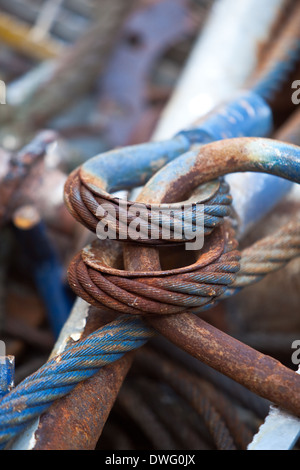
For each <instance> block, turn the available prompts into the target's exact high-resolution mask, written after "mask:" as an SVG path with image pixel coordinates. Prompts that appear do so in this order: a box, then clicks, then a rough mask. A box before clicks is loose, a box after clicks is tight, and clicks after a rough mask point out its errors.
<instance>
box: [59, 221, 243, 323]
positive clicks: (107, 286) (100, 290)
mask: <svg viewBox="0 0 300 470" xmlns="http://www.w3.org/2000/svg"><path fill="white" fill-rule="evenodd" d="M232 232H233V231H232V230H224V228H220V229H217V230H215V231H214V233H213V234H212V235H211V236H210V240H209V241H207V242H206V246H205V249H204V252H203V253H201V254H200V256H199V258H198V260H197V261H196V263H194V264H193V265H191V266H188V267H185V268H177V269H174V270H167V271H161V272H159V273H157V272H156V273H155V272H153V273H151V275H149V273H147V274H146V273H142V272H139V271H136V272H126V271H122V270H117V269H112V270H111V271H112V272H109V271H108V272H107V270H108V269H109V266H107V265H106V266H105V267H106V272H103V271H102V272H101V271H100V270H98V269H95V267H91V266H90V265H89V264H88V263H87V262H86V261H87V258H83V257H82V255H80V254H79V255H78V256H76V257H75V258H74V260H73V262H72V263H71V265H70V267H69V271H68V277H69V283H70V285H71V287H72V288H73V289H74V291H75V292H76V294H77V295H79V296H80V297H82V298H84V299H85V300H86V301H87V302H89V303H91V304H93V305H94V306H96V307H98V308H99V307H106V308H110V309H112V310H115V311H119V312H123V313H127V314H133V315H136V314H142V315H145V314H147V313H148V314H172V313H178V312H182V311H186V310H187V309H188V310H189V311H192V312H198V311H199V310H201V308H202V307H203V306H206V307H207V306H208V305H211V304H213V303H214V301H215V299H216V298H217V297H218V296H220V295H222V294H223V293H224V292H225V291H226V289H227V287H228V286H230V285H231V284H232V283H233V282H234V280H235V278H236V273H237V272H238V270H239V254H238V252H237V250H236V249H235V247H236V245H237V243H236V241H235V240H234V238H233V234H232ZM224 241H225V243H224ZM99 248H100V249H99ZM99 248H98V250H97V252H100V250H101V248H102V247H101V245H100V247H99ZM103 248H104V247H103ZM103 248H102V249H103ZM104 253H105V251H104ZM93 256H94V258H95V252H93ZM98 260H99V259H98ZM98 260H97V262H98V265H101V262H99V261H98ZM106 261H107V260H106ZM143 274H144V277H142V276H143Z"/></svg>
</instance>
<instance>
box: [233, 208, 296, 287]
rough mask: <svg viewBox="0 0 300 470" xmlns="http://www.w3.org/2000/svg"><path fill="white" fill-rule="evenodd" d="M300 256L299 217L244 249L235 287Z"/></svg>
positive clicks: (257, 278)
mask: <svg viewBox="0 0 300 470" xmlns="http://www.w3.org/2000/svg"><path fill="white" fill-rule="evenodd" d="M298 256H300V219H299V217H297V218H296V219H295V220H292V221H291V222H289V223H288V224H286V225H285V226H284V227H282V228H281V229H279V230H277V231H276V232H275V233H274V234H273V235H270V236H267V237H265V238H263V239H262V240H259V241H258V242H256V243H254V244H253V245H252V246H250V247H249V248H246V249H245V250H243V251H242V256H241V268H240V271H239V272H238V274H237V278H236V280H235V281H234V283H233V285H232V287H233V288H235V287H236V288H241V287H246V286H249V285H251V284H253V283H255V282H258V281H259V280H261V279H262V278H263V277H264V276H266V275H267V274H269V273H272V272H274V271H277V270H278V269H280V268H282V267H283V266H284V265H286V264H287V263H288V262H289V261H290V260H292V259H293V258H296V257H298Z"/></svg>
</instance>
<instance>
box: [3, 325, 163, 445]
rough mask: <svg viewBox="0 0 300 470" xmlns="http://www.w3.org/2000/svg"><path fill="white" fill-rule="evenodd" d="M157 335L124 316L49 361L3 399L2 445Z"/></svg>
mask: <svg viewBox="0 0 300 470" xmlns="http://www.w3.org/2000/svg"><path fill="white" fill-rule="evenodd" d="M153 335H154V332H153V331H152V330H151V329H150V328H148V327H147V326H146V325H144V323H143V322H142V321H141V320H139V319H137V318H133V317H128V316H126V317H125V316H122V317H119V318H118V319H117V320H116V321H114V322H112V323H109V324H108V325H105V326H104V327H102V328H100V329H99V330H97V331H96V332H94V333H93V334H91V335H89V336H88V337H87V338H85V339H83V340H80V341H78V342H76V343H74V344H73V345H71V346H69V347H67V348H66V349H65V351H64V352H62V353H61V354H59V355H57V356H56V357H54V358H52V359H51V360H49V361H48V362H46V364H45V365H44V366H43V367H41V368H40V369H39V370H38V371H37V372H35V373H34V374H32V375H31V376H29V377H27V378H26V379H25V380H24V381H23V382H22V383H20V384H19V385H18V386H17V387H16V388H14V389H13V390H12V391H11V392H9V393H8V394H7V395H5V397H4V398H3V399H2V400H1V402H0V448H2V449H3V448H4V447H5V445H6V444H7V442H8V441H9V440H10V439H12V438H13V437H15V436H16V435H17V434H18V433H20V432H21V431H22V430H23V429H24V428H25V426H26V425H27V424H28V423H29V422H30V421H32V420H33V419H34V418H35V417H36V416H39V415H40V414H41V413H42V412H43V411H45V410H46V409H47V408H48V407H49V406H50V405H51V403H52V402H53V401H55V400H56V399H58V398H60V397H62V396H64V395H66V394H67V393H69V392H70V391H71V390H72V389H73V388H74V387H75V386H76V384H78V383H79V382H81V381H82V380H86V379H87V378H89V377H91V376H92V375H94V374H95V373H96V372H97V371H98V370H99V369H100V368H101V367H103V366H105V365H106V364H109V363H111V362H114V361H116V360H118V359H120V358H121V357H122V356H123V355H124V354H125V353H126V352H127V351H131V350H133V349H136V348H139V347H141V346H142V345H143V344H144V343H145V342H146V341H147V340H148V339H150V338H151V337H152V336H153Z"/></svg>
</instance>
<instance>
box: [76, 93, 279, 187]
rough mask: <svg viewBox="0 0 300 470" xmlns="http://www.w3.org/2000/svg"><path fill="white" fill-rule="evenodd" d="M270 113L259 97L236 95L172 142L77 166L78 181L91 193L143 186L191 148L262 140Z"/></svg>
mask: <svg viewBox="0 0 300 470" xmlns="http://www.w3.org/2000/svg"><path fill="white" fill-rule="evenodd" d="M272 125H273V121H272V111H271V109H270V107H269V105H268V104H267V103H266V102H265V101H264V99H263V98H261V97H260V96H259V95H257V94H255V93H253V92H245V93H242V94H239V95H238V96H237V97H236V98H235V99H234V100H232V101H231V102H229V103H225V104H223V105H222V106H219V107H218V108H217V109H216V110H214V111H213V112H212V113H210V114H209V115H207V116H206V117H205V118H203V119H202V120H201V121H200V122H198V123H195V124H194V126H193V127H191V128H190V129H186V130H183V131H181V132H179V133H178V134H176V135H175V137H174V138H173V139H170V140H167V141H163V142H150V143H147V144H141V145H133V146H129V147H124V148H122V149H116V150H112V151H109V152H105V153H102V154H100V155H97V156H96V157H94V158H91V159H90V160H88V161H87V162H85V163H84V164H83V165H82V166H81V177H82V179H83V181H84V182H85V184H86V185H87V186H88V187H90V189H91V190H92V191H94V192H96V193H97V192H99V188H101V191H103V190H104V191H108V192H114V191H119V190H121V189H128V188H133V187H136V186H140V185H144V184H145V183H146V182H147V181H148V180H149V179H150V178H151V176H152V175H153V174H154V173H155V172H157V171H158V170H159V169H160V168H162V167H163V166H164V165H166V164H167V163H169V162H170V161H172V160H174V159H175V158H177V157H179V156H180V155H182V154H183V153H185V152H187V151H189V150H190V148H191V147H192V146H194V145H197V144H198V145H200V144H206V143H208V142H213V141H216V140H221V139H228V138H233V137H242V136H249V137H251V136H256V137H264V136H266V135H268V134H270V132H271V130H272Z"/></svg>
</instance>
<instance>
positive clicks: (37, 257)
mask: <svg viewBox="0 0 300 470" xmlns="http://www.w3.org/2000/svg"><path fill="white" fill-rule="evenodd" d="M15 233H16V236H17V239H18V241H19V243H20V245H21V247H22V249H23V251H24V253H25V255H26V257H27V258H28V259H29V261H30V264H31V269H32V275H33V278H34V282H35V285H36V287H37V289H38V292H39V294H40V295H41V298H42V299H43V301H44V304H45V307H46V310H47V314H48V320H49V323H50V326H51V329H52V331H53V334H54V335H55V337H57V336H58V335H59V333H60V331H61V328H62V327H63V325H64V323H65V321H66V320H67V318H68V316H69V313H70V311H71V308H72V305H73V299H72V297H71V294H70V291H69V288H68V287H67V286H65V285H64V284H63V280H62V279H63V269H62V266H61V264H60V262H59V259H58V256H57V254H56V251H55V250H54V248H53V246H52V243H51V242H50V240H49V237H48V234H47V233H46V227H45V224H44V222H42V221H39V222H38V223H36V224H35V225H33V226H32V227H31V228H28V229H26V230H24V229H21V228H19V227H16V226H15Z"/></svg>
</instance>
